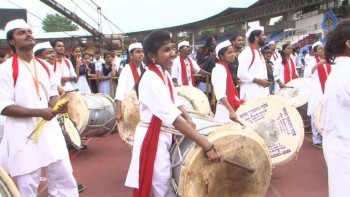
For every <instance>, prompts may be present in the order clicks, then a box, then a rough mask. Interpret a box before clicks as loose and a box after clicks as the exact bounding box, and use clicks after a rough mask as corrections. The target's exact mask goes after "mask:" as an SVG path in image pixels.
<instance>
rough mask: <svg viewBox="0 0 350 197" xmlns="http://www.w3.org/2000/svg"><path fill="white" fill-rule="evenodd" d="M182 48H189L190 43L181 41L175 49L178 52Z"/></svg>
mask: <svg viewBox="0 0 350 197" xmlns="http://www.w3.org/2000/svg"><path fill="white" fill-rule="evenodd" d="M182 46H190V43H189V42H188V41H182V42H180V43H179V44H178V45H177V49H178V50H180V47H182Z"/></svg>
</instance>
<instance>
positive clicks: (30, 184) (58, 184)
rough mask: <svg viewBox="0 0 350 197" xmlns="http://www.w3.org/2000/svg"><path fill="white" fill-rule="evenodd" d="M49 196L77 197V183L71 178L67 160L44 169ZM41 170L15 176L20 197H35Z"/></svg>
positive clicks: (70, 169) (69, 164)
mask: <svg viewBox="0 0 350 197" xmlns="http://www.w3.org/2000/svg"><path fill="white" fill-rule="evenodd" d="M45 171H46V176H47V182H48V185H49V187H54V188H56V190H52V189H50V188H49V191H51V192H52V191H55V193H50V196H60V197H78V196H79V194H78V188H77V183H76V181H75V179H74V177H73V174H72V172H73V170H72V166H71V163H70V161H69V158H68V157H67V158H66V159H63V160H59V161H56V162H54V163H51V164H49V165H48V166H46V167H45ZM40 176H41V168H39V169H37V170H35V171H34V172H31V173H29V174H25V175H20V176H17V177H16V179H17V185H18V190H19V192H20V193H21V196H22V197H37V196H38V186H39V183H40Z"/></svg>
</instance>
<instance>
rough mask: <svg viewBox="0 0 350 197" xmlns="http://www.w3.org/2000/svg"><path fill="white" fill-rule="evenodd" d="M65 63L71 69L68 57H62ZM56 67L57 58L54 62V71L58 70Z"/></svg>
mask: <svg viewBox="0 0 350 197" xmlns="http://www.w3.org/2000/svg"><path fill="white" fill-rule="evenodd" d="M62 59H63V61H64V63H66V66H67V67H68V70H69V63H68V60H67V59H66V58H64V57H63V58H62ZM56 68H57V60H55V63H54V64H53V71H54V72H56Z"/></svg>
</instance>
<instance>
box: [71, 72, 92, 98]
mask: <svg viewBox="0 0 350 197" xmlns="http://www.w3.org/2000/svg"><path fill="white" fill-rule="evenodd" d="M72 85H73V87H74V89H78V90H79V92H80V93H82V94H91V89H90V86H89V84H88V82H87V79H86V75H80V76H79V77H78V81H77V82H76V83H75V82H72Z"/></svg>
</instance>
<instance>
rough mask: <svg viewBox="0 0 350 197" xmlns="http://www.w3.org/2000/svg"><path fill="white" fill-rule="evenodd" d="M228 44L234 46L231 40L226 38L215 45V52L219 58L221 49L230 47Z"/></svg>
mask: <svg viewBox="0 0 350 197" xmlns="http://www.w3.org/2000/svg"><path fill="white" fill-rule="evenodd" d="M228 46H232V44H231V42H230V41H229V40H225V41H223V42H220V43H219V44H218V45H216V47H215V52H216V57H217V58H219V51H220V50H221V49H222V48H225V47H228Z"/></svg>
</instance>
